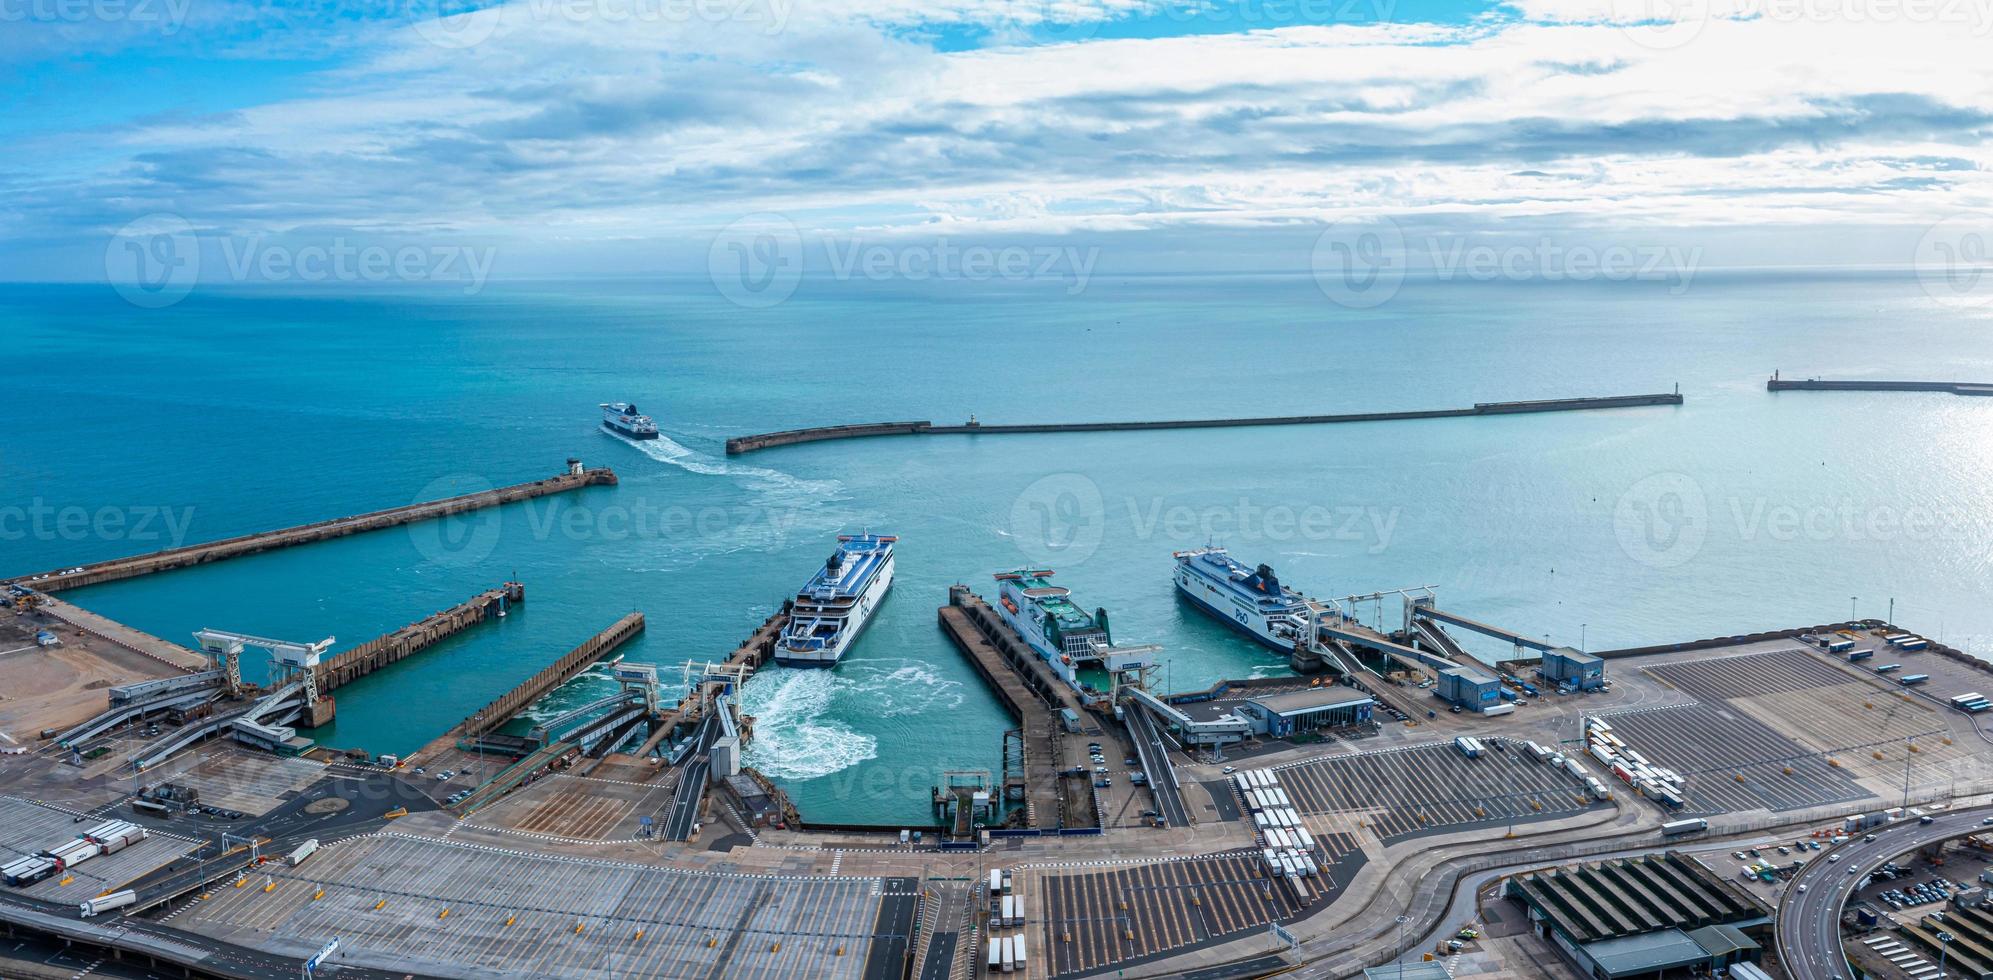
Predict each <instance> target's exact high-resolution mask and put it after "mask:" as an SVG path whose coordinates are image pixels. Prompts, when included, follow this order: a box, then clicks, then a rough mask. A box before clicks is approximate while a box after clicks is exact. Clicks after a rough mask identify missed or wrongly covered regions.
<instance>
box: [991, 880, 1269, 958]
mask: <svg viewBox="0 0 1993 980" xmlns="http://www.w3.org/2000/svg"><path fill="white" fill-rule="evenodd" d="M1028 887H1029V889H1030V895H1031V898H1030V900H1031V901H1035V902H1036V903H1037V904H1038V905H1039V907H1041V908H1042V909H1043V912H1042V913H1041V914H1043V915H1044V919H1043V921H1042V928H1040V929H1037V930H1034V931H1033V932H1032V934H1031V935H1032V936H1033V939H1034V941H1036V942H1037V943H1038V947H1037V949H1038V950H1043V951H1046V953H1048V954H1049V963H1050V971H1051V975H1052V976H1071V975H1077V974H1085V973H1092V972H1096V971H1104V970H1106V969H1108V968H1111V967H1115V966H1125V965H1128V964H1131V963H1135V962H1138V961H1141V960H1144V959H1148V958H1151V957H1155V956H1158V955H1161V954H1164V953H1167V952H1170V951H1172V950H1179V949H1182V948H1184V947H1187V946H1195V945H1198V944H1201V943H1206V942H1211V941H1221V940H1223V939H1225V938H1228V937H1231V936H1233V935H1236V934H1238V933H1242V932H1247V931H1250V930H1259V929H1265V928H1266V924H1267V923H1268V922H1277V921H1287V920H1289V919H1292V918H1293V917H1294V916H1295V915H1296V914H1298V913H1299V912H1300V910H1301V905H1300V903H1299V902H1297V901H1296V900H1295V899H1294V897H1293V896H1292V895H1291V894H1290V893H1289V892H1288V890H1287V889H1286V888H1285V887H1284V886H1283V885H1281V884H1279V883H1278V882H1275V881H1273V880H1272V879H1270V878H1268V877H1267V875H1266V871H1265V867H1264V862H1263V861H1262V860H1261V859H1260V857H1259V855H1258V854H1243V853H1241V854H1221V855H1212V856H1210V857H1202V858H1196V859H1194V860H1188V861H1164V862H1160V863H1156V864H1141V865H1132V866H1127V867H1119V868H1102V869H1100V870H1098V871H1092V872H1081V873H1051V874H1046V875H1043V876H1037V877H1035V880H1033V881H1031V882H1029V884H1028ZM1032 955H1033V956H1034V957H1036V956H1040V955H1045V954H1041V953H1039V952H1037V951H1033V954H1032Z"/></svg>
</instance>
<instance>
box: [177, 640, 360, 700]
mask: <svg viewBox="0 0 1993 980" xmlns="http://www.w3.org/2000/svg"><path fill="white" fill-rule="evenodd" d="M194 639H195V640H198V641H200V644H201V649H202V650H203V651H205V652H206V653H207V654H208V655H209V656H211V657H213V658H215V660H216V662H217V663H219V664H220V666H221V669H222V671H223V676H225V677H226V678H227V684H228V690H229V693H231V694H233V693H236V692H238V691H240V690H241V689H242V648H243V647H259V648H261V649H264V650H267V651H269V653H270V666H271V668H272V670H273V673H274V674H275V676H274V677H273V678H272V680H273V681H274V682H275V683H276V684H277V685H282V684H284V683H287V682H289V681H291V680H292V679H297V680H299V681H301V682H302V683H303V685H304V703H305V705H306V707H310V706H312V705H315V704H317V703H318V661H319V658H320V657H322V656H323V655H324V654H325V651H326V650H327V649H328V648H330V647H331V646H332V643H333V639H334V638H333V637H330V636H328V637H326V638H325V639H323V640H320V641H318V642H317V643H297V642H294V641H291V640H273V639H270V638H269V637H266V636H251V635H249V634H247V633H232V632H229V631H227V630H212V629H203V630H200V631H199V632H196V633H195V634H194Z"/></svg>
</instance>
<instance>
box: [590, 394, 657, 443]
mask: <svg viewBox="0 0 1993 980" xmlns="http://www.w3.org/2000/svg"><path fill="white" fill-rule="evenodd" d="M602 425H603V427H604V428H607V429H608V430H609V431H611V432H615V433H618V434H620V435H626V436H629V437H630V438H632V439H655V438H657V423H656V422H655V421H653V420H652V419H651V417H650V416H648V415H645V414H644V413H642V412H640V411H637V406H635V405H632V404H630V403H629V402H604V403H602Z"/></svg>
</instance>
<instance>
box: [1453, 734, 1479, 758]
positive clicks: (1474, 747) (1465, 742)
mask: <svg viewBox="0 0 1993 980" xmlns="http://www.w3.org/2000/svg"><path fill="white" fill-rule="evenodd" d="M1453 747H1454V748H1456V749H1459V750H1460V754H1461V755H1464V756H1466V757H1468V758H1469V759H1478V758H1480V757H1481V743H1480V742H1478V741H1476V740H1475V739H1473V738H1470V737H1468V736H1466V735H1462V736H1460V737H1459V738H1456V739H1454V740H1453Z"/></svg>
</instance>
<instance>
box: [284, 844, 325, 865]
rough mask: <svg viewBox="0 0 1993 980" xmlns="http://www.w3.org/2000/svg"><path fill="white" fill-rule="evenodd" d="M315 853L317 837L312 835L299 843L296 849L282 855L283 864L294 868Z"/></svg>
mask: <svg viewBox="0 0 1993 980" xmlns="http://www.w3.org/2000/svg"><path fill="white" fill-rule="evenodd" d="M316 853H318V838H316V837H314V838H312V839H311V840H308V841H305V842H304V843H302V844H299V845H298V846H297V849H295V850H293V851H291V853H289V854H286V855H284V864H286V865H288V866H290V867H293V868H295V867H297V866H298V865H300V864H303V863H304V862H305V859H306V858H308V857H311V856H312V855H313V854H316Z"/></svg>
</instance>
